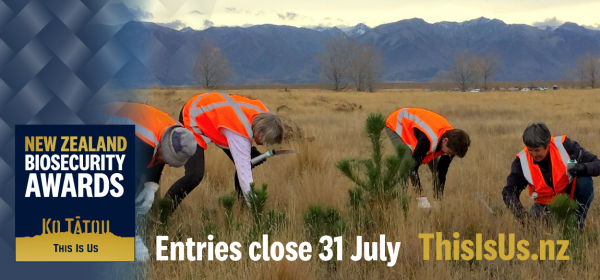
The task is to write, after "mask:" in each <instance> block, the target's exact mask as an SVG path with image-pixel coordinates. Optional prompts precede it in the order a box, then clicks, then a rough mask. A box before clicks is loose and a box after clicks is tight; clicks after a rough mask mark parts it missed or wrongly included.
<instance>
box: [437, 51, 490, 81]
mask: <svg viewBox="0 0 600 280" xmlns="http://www.w3.org/2000/svg"><path fill="white" fill-rule="evenodd" d="M499 69H500V58H499V57H498V55H496V54H494V53H491V52H489V53H485V54H483V55H476V54H471V53H469V52H467V51H464V52H460V53H456V54H455V55H454V59H453V61H452V64H450V67H448V70H446V71H439V72H438V73H437V74H436V75H435V76H434V77H433V78H432V82H446V81H449V82H452V83H453V84H454V85H455V86H456V88H458V90H460V91H467V90H469V89H471V88H473V87H479V86H480V85H481V87H482V88H483V89H484V90H490V89H491V88H492V87H491V84H490V82H492V81H493V80H494V77H495V76H496V74H497V73H498V70H499Z"/></svg>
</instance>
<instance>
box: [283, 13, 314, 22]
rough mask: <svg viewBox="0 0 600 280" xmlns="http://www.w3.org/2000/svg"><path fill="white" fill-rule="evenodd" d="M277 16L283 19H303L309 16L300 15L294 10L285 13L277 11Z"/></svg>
mask: <svg viewBox="0 0 600 280" xmlns="http://www.w3.org/2000/svg"><path fill="white" fill-rule="evenodd" d="M277 16H278V17H279V18H280V19H282V20H303V19H308V18H309V17H307V16H303V15H299V14H297V13H293V12H287V13H285V14H282V13H277Z"/></svg>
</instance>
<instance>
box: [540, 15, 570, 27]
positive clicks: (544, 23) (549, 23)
mask: <svg viewBox="0 0 600 280" xmlns="http://www.w3.org/2000/svg"><path fill="white" fill-rule="evenodd" d="M564 23H565V22H564V21H562V20H559V19H557V18H556V17H553V18H547V19H545V20H544V21H536V22H534V23H533V24H532V25H533V26H534V27H544V26H561V25H563V24H564Z"/></svg>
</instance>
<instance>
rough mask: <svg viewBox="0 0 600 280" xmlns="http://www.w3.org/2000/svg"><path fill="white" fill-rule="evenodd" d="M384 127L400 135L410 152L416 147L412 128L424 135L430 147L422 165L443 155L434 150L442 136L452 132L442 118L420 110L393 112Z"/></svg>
mask: <svg viewBox="0 0 600 280" xmlns="http://www.w3.org/2000/svg"><path fill="white" fill-rule="evenodd" d="M386 126H387V127H388V128H390V129H391V130H393V131H395V132H396V133H397V134H398V135H400V138H402V141H404V143H405V144H406V145H407V146H408V147H409V148H410V151H411V152H413V151H414V150H415V147H416V146H417V138H416V137H415V133H414V128H417V129H419V130H421V131H422V132H423V133H425V135H427V138H429V143H430V146H429V152H428V153H427V155H426V156H425V158H424V159H423V163H428V162H430V161H431V160H432V159H434V158H436V157H439V156H442V155H444V154H445V153H444V152H443V151H442V150H441V149H440V150H439V151H437V152H436V149H437V146H438V144H439V143H440V138H441V137H442V135H443V134H444V133H446V131H448V130H452V126H451V125H450V123H448V121H447V120H446V119H445V118H444V117H442V116H440V115H438V114H436V113H434V112H431V111H429V110H425V109H421V108H401V109H399V110H397V111H395V112H393V113H392V114H391V115H389V117H388V118H387V121H386Z"/></svg>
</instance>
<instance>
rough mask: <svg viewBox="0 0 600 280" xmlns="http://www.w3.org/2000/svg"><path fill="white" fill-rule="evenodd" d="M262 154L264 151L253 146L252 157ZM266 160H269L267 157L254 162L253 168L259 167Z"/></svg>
mask: <svg viewBox="0 0 600 280" xmlns="http://www.w3.org/2000/svg"><path fill="white" fill-rule="evenodd" d="M260 155H262V153H261V152H260V151H259V150H258V149H257V148H256V147H254V146H252V148H251V149H250V157H251V158H255V157H257V156H260ZM265 161H267V158H264V159H262V160H261V161H259V162H257V163H255V164H252V168H254V167H257V166H259V165H261V164H263V163H265Z"/></svg>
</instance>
